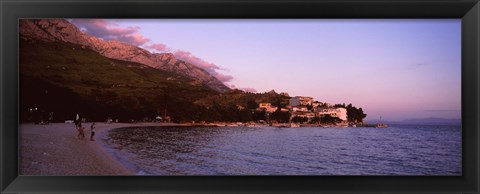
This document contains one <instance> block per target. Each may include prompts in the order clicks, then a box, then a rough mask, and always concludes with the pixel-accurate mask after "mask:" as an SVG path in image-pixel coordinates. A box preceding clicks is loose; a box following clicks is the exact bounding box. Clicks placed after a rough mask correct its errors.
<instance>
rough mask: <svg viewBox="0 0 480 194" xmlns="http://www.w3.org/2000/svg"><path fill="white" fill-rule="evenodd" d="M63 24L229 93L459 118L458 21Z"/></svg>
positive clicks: (381, 113)
mask: <svg viewBox="0 0 480 194" xmlns="http://www.w3.org/2000/svg"><path fill="white" fill-rule="evenodd" d="M69 21H70V22H72V23H73V24H74V25H76V26H77V27H79V28H80V29H81V30H82V31H85V32H86V33H88V34H90V35H94V36H97V37H99V38H103V39H105V40H118V41H123V42H126V43H129V44H133V45H136V46H139V47H141V48H144V49H147V50H149V51H150V52H153V53H164V52H169V53H173V54H174V55H175V56H176V57H177V58H179V59H182V60H185V61H187V62H190V63H192V64H194V65H197V66H199V67H201V68H204V69H205V70H207V71H208V72H210V73H211V74H212V75H214V76H215V77H217V78H218V79H219V80H220V81H222V82H223V83H224V84H225V85H227V86H229V87H231V88H237V89H241V90H245V91H251V92H266V91H270V90H272V89H273V90H275V91H276V92H287V93H289V94H290V96H310V97H313V98H314V100H318V101H320V102H328V103H332V104H336V103H346V104H349V103H352V104H353V105H354V106H356V107H361V108H362V109H363V110H364V112H365V113H367V118H366V119H367V120H376V119H380V117H382V119H384V120H391V121H400V120H404V119H410V118H431V117H435V118H460V117H461V20H460V19H428V20H427V19H420V20H419V19H415V20H406V19H403V20H400V19H391V20H386V19H383V20H376V19H375V20H374V19H341V20H340V19H309V20H283V19H282V20H257V19H255V20H239V19H230V20H229V19H218V20H204V19H128V20H126V19H109V20H105V19H88V20H79V19H71V20H69Z"/></svg>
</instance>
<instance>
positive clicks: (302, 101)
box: [290, 96, 313, 106]
mask: <svg viewBox="0 0 480 194" xmlns="http://www.w3.org/2000/svg"><path fill="white" fill-rule="evenodd" d="M312 101H313V98H312V97H306V96H295V97H293V98H291V99H290V105H291V106H298V105H302V106H307V105H312Z"/></svg>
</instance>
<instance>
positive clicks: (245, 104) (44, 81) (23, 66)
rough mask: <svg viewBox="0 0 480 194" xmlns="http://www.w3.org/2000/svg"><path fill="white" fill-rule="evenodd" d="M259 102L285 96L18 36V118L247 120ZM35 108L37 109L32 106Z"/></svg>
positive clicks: (283, 101) (283, 100) (275, 101)
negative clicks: (214, 84)
mask: <svg viewBox="0 0 480 194" xmlns="http://www.w3.org/2000/svg"><path fill="white" fill-rule="evenodd" d="M259 102H271V103H272V104H277V105H279V106H282V107H284V106H286V105H287V104H288V98H285V97H284V96H282V95H279V94H277V93H276V92H274V91H272V92H269V93H263V94H254V93H246V92H243V91H239V90H232V91H230V92H227V93H218V92H216V91H214V90H212V89H210V88H209V87H208V86H205V85H201V84H199V83H198V82H195V81H194V80H192V79H190V78H188V77H185V76H182V75H179V74H175V73H172V72H168V71H163V70H159V69H155V68H151V67H148V66H145V65H142V64H138V63H132V62H126V61H119V60H113V59H109V58H106V57H103V56H101V55H100V54H98V53H96V52H94V51H92V50H90V49H89V48H85V47H82V46H79V45H75V44H71V43H66V42H43V41H39V40H32V39H21V40H20V114H21V115H20V116H21V121H22V122H27V121H33V120H40V119H43V120H46V118H47V117H48V115H49V113H50V112H53V121H56V122H62V121H65V120H71V119H74V117H75V115H76V114H77V113H79V114H80V115H81V116H82V117H84V118H87V119H88V120H93V121H105V120H106V119H107V118H111V119H114V120H115V119H119V120H120V121H124V122H125V121H130V120H152V119H153V118H155V117H156V116H158V115H160V116H162V117H164V116H165V115H167V116H169V117H171V118H172V120H173V121H250V120H253V119H254V116H255V112H254V111H252V109H254V108H256V107H258V103H259ZM35 108H37V110H35Z"/></svg>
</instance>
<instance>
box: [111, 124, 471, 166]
mask: <svg viewBox="0 0 480 194" xmlns="http://www.w3.org/2000/svg"><path fill="white" fill-rule="evenodd" d="M104 142H105V143H106V145H107V147H110V148H111V150H112V153H113V154H114V155H115V156H116V157H117V158H118V159H119V160H121V161H123V162H124V163H126V164H128V165H130V166H131V167H134V168H135V169H137V172H138V174H141V175H461V170H462V166H461V162H462V161H461V158H462V155H461V150H462V148H461V127H460V126H408V125H405V126H401V125H397V126H389V128H379V129H377V128H363V127H357V128H315V127H302V128H276V127H258V128H249V127H136V128H120V129H113V130H111V131H109V132H108V134H107V135H106V137H105V139H104Z"/></svg>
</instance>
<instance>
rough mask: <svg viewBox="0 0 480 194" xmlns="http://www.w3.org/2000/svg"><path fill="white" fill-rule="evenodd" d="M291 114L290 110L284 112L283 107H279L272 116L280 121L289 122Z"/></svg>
mask: <svg viewBox="0 0 480 194" xmlns="http://www.w3.org/2000/svg"><path fill="white" fill-rule="evenodd" d="M290 116H291V114H290V113H289V112H283V111H282V110H281V108H277V110H276V111H275V112H273V113H272V114H271V115H270V118H271V119H272V120H276V121H277V122H279V123H288V121H289V120H290Z"/></svg>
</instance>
